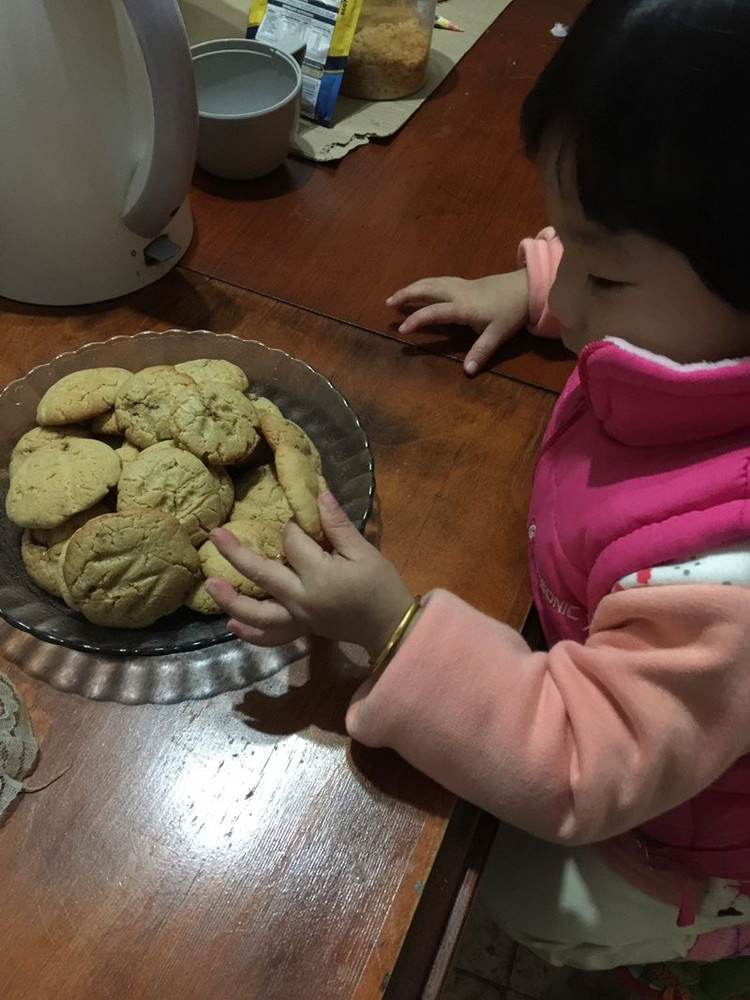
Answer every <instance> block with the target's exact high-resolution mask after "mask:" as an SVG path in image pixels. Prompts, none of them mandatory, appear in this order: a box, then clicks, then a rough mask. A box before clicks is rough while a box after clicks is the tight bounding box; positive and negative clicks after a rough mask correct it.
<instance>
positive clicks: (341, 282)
mask: <svg viewBox="0 0 750 1000" xmlns="http://www.w3.org/2000/svg"><path fill="white" fill-rule="evenodd" d="M582 6H583V0H554V2H552V0H514V2H513V3H511V4H510V6H509V7H508V8H507V9H506V10H505V11H504V12H503V13H502V14H501V15H500V17H499V18H498V19H497V21H495V23H494V24H493V25H492V26H491V27H490V29H489V30H488V31H487V32H486V34H485V35H484V36H483V37H482V38H481V39H480V40H479V41H478V42H477V43H476V45H475V46H474V47H473V48H472V49H471V50H470V52H469V53H468V54H467V55H466V56H465V57H464V58H463V59H462V60H461V61H460V62H459V64H458V66H457V67H456V68H455V69H454V70H453V71H452V72H451V73H450V74H449V75H448V77H447V78H446V79H445V81H444V82H443V84H442V85H441V86H440V87H439V88H438V90H436V91H435V93H434V94H433V95H432V96H431V97H430V98H429V100H427V101H426V102H425V103H424V104H423V105H422V106H421V107H420V108H419V110H418V111H417V112H416V114H415V115H414V116H413V117H412V118H411V119H410V120H409V121H408V122H407V124H406V125H405V126H404V128H403V129H402V130H401V131H400V132H399V133H398V134H397V135H395V136H394V137H393V138H392V139H390V140H389V141H381V142H372V143H370V144H369V145H367V146H365V147H361V148H359V149H356V150H354V151H353V152H351V153H349V154H348V155H347V156H346V157H345V158H344V159H343V160H341V161H338V162H337V163H336V164H335V165H332V166H326V165H324V164H316V163H311V162H310V161H307V160H295V159H290V160H289V161H288V163H287V165H286V166H285V167H282V168H280V169H279V170H278V171H276V172H275V173H274V174H272V175H270V176H269V177H267V178H264V179H261V180H259V181H252V182H229V181H222V180H219V179H217V178H212V177H211V176H210V175H208V174H206V173H203V172H201V171H198V172H197V173H196V176H195V183H194V190H193V195H192V205H193V210H194V214H195V219H196V225H197V238H196V240H195V241H194V243H193V246H192V248H191V250H190V251H189V252H188V254H187V256H186V257H185V258H184V264H185V265H186V266H187V267H190V268H192V269H194V270H196V271H198V272H200V273H203V274H208V275H213V276H215V277H218V278H221V279H223V280H225V281H230V282H233V283H235V284H237V285H241V286H242V287H245V288H250V289H253V290H255V291H258V292H262V293H263V294H266V295H271V296H273V297H275V298H278V299H283V300H286V301H289V302H293V303H295V304H298V305H301V306H304V307H305V308H307V309H313V310H316V311H318V312H320V313H323V314H325V315H328V316H332V317H335V318H337V319H342V320H346V321H347V322H349V323H354V324H357V325H359V326H362V327H365V328H367V329H369V330H375V331H377V332H380V333H388V334H390V335H391V336H395V337H400V338H401V339H404V338H403V337H402V335H400V334H398V333H397V326H398V323H397V321H396V320H397V317H396V316H395V315H394V313H393V311H392V310H390V309H388V308H387V307H386V305H385V299H386V297H387V296H388V295H390V294H391V292H394V291H395V290H396V289H397V288H400V287H402V286H403V285H405V284H407V283H409V282H411V281H414V280H416V279H417V278H420V277H426V276H429V275H441V274H458V275H461V276H462V277H467V278H469V277H479V276H481V275H484V274H492V273H496V272H498V271H503V270H508V269H512V268H514V267H515V266H516V264H515V261H516V250H517V247H518V243H519V241H520V240H521V239H522V238H523V237H524V236H528V235H533V234H534V233H536V232H537V231H538V230H539V229H540V228H541V227H542V226H543V225H544V224H545V223H546V219H545V213H544V208H543V205H542V200H541V193H540V190H539V186H538V182H537V178H536V172H535V168H534V166H533V164H531V163H530V162H529V161H528V160H527V158H526V156H525V154H524V153H523V151H522V149H521V144H520V139H519V136H518V114H519V109H520V106H521V102H522V100H523V98H524V96H525V95H526V93H527V91H528V90H529V88H530V87H531V85H532V83H533V81H534V79H535V78H536V76H537V75H538V73H539V71H540V70H541V69H542V67H543V66H544V64H545V63H546V62H547V61H548V59H549V57H550V56H551V54H552V53H553V52H554V51H555V49H556V47H557V46H558V45H559V41H557V40H556V39H555V38H553V37H552V35H551V34H550V28H551V27H552V25H553V24H554V23H555V21H566V22H567V23H570V21H571V20H572V19H573V18H574V16H575V15H576V14H577V13H578V11H579V10H580V9H581V8H582ZM409 339H410V340H411V341H413V342H414V343H418V344H419V345H420V346H421V347H423V348H425V349H428V350H432V351H435V352H437V353H441V354H448V355H450V356H452V357H462V356H463V354H464V353H465V351H466V349H467V347H468V346H469V345H470V343H471V342H472V339H473V335H472V334H470V332H468V331H466V330H464V329H458V328H450V329H443V330H441V331H434V332H432V333H430V332H423V333H418V334H415V335H413V336H411V337H410V338H409ZM495 369H496V370H497V371H500V372H503V373H504V374H507V375H510V376H512V377H514V378H518V379H521V380H523V381H526V382H529V383H530V384H533V385H539V386H544V387H547V388H551V389H554V390H559V389H560V388H561V387H562V385H563V384H564V382H565V380H566V378H567V377H568V375H569V374H570V371H571V370H572V361H571V358H570V355H569V354H568V353H567V352H566V351H565V350H564V349H563V348H562V347H561V346H560V345H559V344H551V343H550V342H548V341H547V342H545V341H540V340H536V339H535V338H530V337H529V336H528V335H523V336H521V337H520V338H518V339H517V340H516V341H514V342H512V343H511V344H509V345H508V346H506V347H504V348H503V349H502V350H501V352H500V354H499V355H498V358H497V360H496V364H495Z"/></svg>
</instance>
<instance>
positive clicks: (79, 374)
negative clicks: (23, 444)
mask: <svg viewBox="0 0 750 1000" xmlns="http://www.w3.org/2000/svg"><path fill="white" fill-rule="evenodd" d="M132 374H133V373H132V372H130V371H128V370H127V369H126V368H81V369H80V370H79V371H76V372H71V373H70V374H69V375H64V376H63V377H62V378H61V379H59V380H58V381H57V382H55V384H54V385H51V386H50V387H49V389H47V391H46V392H45V394H44V395H43V396H42V398H41V399H40V400H39V404H38V406H37V408H36V419H37V423H39V424H42V425H43V426H46V425H55V424H72V423H75V422H76V421H78V420H91V418H92V417H96V416H97V415H98V414H100V413H105V412H106V411H107V410H109V409H111V408H112V406H113V404H114V401H115V396H116V395H117V392H118V390H119V388H120V386H121V385H122V384H123V383H124V382H126V381H127V380H128V379H129V378H130V376H131V375H132Z"/></svg>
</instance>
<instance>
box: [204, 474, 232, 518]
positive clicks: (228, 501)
mask: <svg viewBox="0 0 750 1000" xmlns="http://www.w3.org/2000/svg"><path fill="white" fill-rule="evenodd" d="M209 471H210V472H211V474H212V475H213V477H214V479H215V480H216V484H217V486H218V487H219V499H220V500H221V509H222V511H223V512H224V514H223V518H222V521H228V520H229V515H230V514H231V512H232V507H233V506H234V481H233V480H232V477H231V476H230V475H229V473H228V472H227V470H226V469H224V468H222V467H221V466H218V465H217V466H216V467H215V468H212V469H209Z"/></svg>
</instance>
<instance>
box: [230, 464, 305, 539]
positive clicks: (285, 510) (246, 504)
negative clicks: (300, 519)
mask: <svg viewBox="0 0 750 1000" xmlns="http://www.w3.org/2000/svg"><path fill="white" fill-rule="evenodd" d="M234 497H235V499H234V506H233V507H232V513H231V516H230V518H229V519H230V521H271V522H276V523H277V524H280V525H281V526H282V527H283V526H284V525H285V524H286V523H287V521H289V520H291V518H292V508H291V507H290V506H289V501H288V500H287V498H286V495H285V493H284V490H283V489H282V488H281V483H280V482H279V480H278V478H277V476H276V472H275V471H274V468H273V466H272V465H260V466H258V468H256V469H247V470H245V471H243V472H241V473H240V474H239V475H238V476H237V478H236V480H235V484H234Z"/></svg>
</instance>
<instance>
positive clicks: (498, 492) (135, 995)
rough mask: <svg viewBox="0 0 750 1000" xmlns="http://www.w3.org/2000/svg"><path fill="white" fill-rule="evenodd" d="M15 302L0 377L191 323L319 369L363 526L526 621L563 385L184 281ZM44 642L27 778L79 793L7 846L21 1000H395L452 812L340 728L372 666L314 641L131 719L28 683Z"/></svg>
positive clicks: (11, 962) (7, 656)
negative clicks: (397, 966)
mask: <svg viewBox="0 0 750 1000" xmlns="http://www.w3.org/2000/svg"><path fill="white" fill-rule="evenodd" d="M5 307H6V308H5V310H4V311H3V313H2V315H1V316H0V334H1V335H2V343H3V351H2V355H1V356H0V382H5V381H7V380H8V379H11V378H13V377H15V376H17V375H19V374H22V373H23V372H24V371H25V370H26V369H27V368H28V367H30V366H31V365H32V364H36V363H39V362H41V361H45V360H47V359H48V358H49V357H51V356H52V355H53V354H55V353H57V352H59V351H61V350H69V349H73V348H75V347H77V346H79V345H80V344H82V343H84V342H86V341H91V340H100V339H105V338H107V337H110V336H114V335H117V334H123V333H125V334H126V333H135V332H137V331H139V330H142V329H155V330H163V329H167V328H170V327H175V326H177V327H188V328H193V327H205V328H208V329H212V330H216V331H224V332H231V333H235V334H237V335H239V336H244V337H252V338H257V339H261V340H264V341H265V342H266V343H268V344H269V345H271V346H279V347H282V348H284V349H285V350H287V351H289V352H290V353H292V354H294V355H296V356H298V357H302V358H304V359H305V360H307V361H308V362H309V363H311V364H312V365H313V366H315V367H316V368H318V369H320V370H321V371H323V372H324V373H325V374H326V375H328V376H329V377H330V378H331V379H332V380H333V382H334V384H336V385H337V386H338V388H339V389H340V390H341V391H342V392H344V394H345V395H346V396H347V397H348V399H349V400H350V402H351V403H352V405H353V406H354V408H355V410H356V411H357V412H358V413H359V415H360V418H361V420H362V423H363V425H364V427H365V428H366V430H367V432H368V434H369V435H370V438H371V441H372V447H373V452H374V455H375V463H376V477H377V489H378V503H377V506H376V513H375V516H374V517H373V519H372V521H371V524H370V526H369V527H368V532H369V534H370V536H371V537H372V538H373V539H374V540H376V541H377V542H378V543H379V544H380V546H381V547H382V549H383V551H384V552H385V553H386V554H387V555H388V556H389V557H390V558H391V559H392V560H393V561H394V562H395V563H396V565H397V566H398V567H399V569H400V570H401V571H402V572H403V574H404V576H405V578H406V579H407V581H408V582H409V584H410V585H411V586H412V587H414V588H415V589H420V590H426V589H428V588H429V587H432V586H436V585H442V586H447V587H450V588H451V589H453V590H455V591H457V592H458V593H460V594H461V595H462V596H464V597H466V598H467V599H468V600H470V601H473V602H474V603H475V604H477V606H479V607H481V608H482V609H483V610H485V611H487V612H489V613H491V614H494V615H496V616H499V617H502V618H504V619H506V620H508V621H510V622H511V624H513V625H515V626H520V625H521V624H522V622H523V619H524V617H525V614H526V611H527V608H528V605H529V589H528V584H527V576H526V563H525V531H524V523H525V511H526V504H527V499H528V491H529V485H530V478H531V468H532V465H533V461H534V456H535V453H536V450H537V446H538V442H539V439H540V435H541V433H542V430H543V427H544V425H545V423H546V421H547V418H548V415H549V412H550V409H551V406H552V403H553V401H554V397H553V395H552V394H550V393H547V392H544V391H541V390H537V389H533V388H530V387H528V386H524V385H522V384H520V383H517V382H514V381H511V380H510V379H507V378H500V377H498V376H494V375H486V376H483V377H481V378H479V379H477V380H475V381H473V382H470V381H468V380H466V379H464V378H463V376H462V374H461V371H460V367H459V365H458V364H457V363H455V362H453V361H450V360H448V359H446V358H441V357H436V356H434V355H432V354H429V353H424V352H420V351H414V350H413V349H411V348H407V347H405V346H404V345H401V344H398V343H396V342H394V341H392V340H389V339H387V338H384V337H379V336H373V335H372V334H371V333H366V332H363V331H361V330H357V329H355V328H353V327H348V326H345V325H343V324H341V323H338V322H335V321H333V320H330V319H328V318H325V317H323V316H318V315H313V314H310V313H306V312H304V311H302V310H299V309H296V308H294V307H292V306H289V305H286V304H283V303H277V302H274V301H272V300H271V299H268V298H264V297H262V296H259V295H255V294H252V293H250V292H247V291H244V290H241V289H237V288H233V287H231V286H229V285H227V284H224V283H221V282H216V281H212V280H207V279H206V278H203V277H199V276H191V275H190V274H188V273H185V272H183V273H179V272H178V273H172V274H171V275H169V276H168V277H166V278H164V279H163V280H162V281H161V282H159V283H158V284H157V285H155V286H153V287H152V288H150V289H146V290H144V291H142V292H139V293H136V294H134V295H133V296H131V297H129V298H127V299H126V300H123V301H121V302H119V303H112V304H110V305H107V306H98V307H88V308H84V309H80V310H72V309H71V310H55V311H49V310H48V311H45V310H41V309H37V308H34V307H25V306H17V305H13V304H11V303H5ZM28 641H29V640H26V639H24V641H17V634H15V633H12V632H11V631H10V630H7V629H6V630H4V631H3V632H0V654H1V658H0V669H3V670H6V671H7V672H8V673H9V674H10V675H11V677H12V679H13V680H14V682H16V683H17V684H18V685H19V686H20V688H21V690H22V692H23V694H24V696H25V697H26V698H27V699H28V703H29V708H30V712H31V716H32V720H33V722H34V725H35V728H36V731H37V734H38V736H39V738H40V742H41V749H42V755H41V762H40V764H39V767H38V769H37V772H36V773H35V775H34V776H33V778H32V780H31V784H32V786H37V785H41V784H44V783H45V782H46V781H49V780H50V779H51V778H54V777H56V776H57V775H60V774H62V776H61V777H59V780H57V781H56V782H55V783H54V784H52V785H51V786H50V787H48V788H46V789H44V790H42V791H39V792H35V793H33V794H28V795H26V796H23V797H22V798H21V799H20V802H19V806H18V808H17V809H16V811H15V812H14V813H13V815H12V816H11V817H10V818H9V820H8V822H7V823H6V825H5V826H4V827H3V829H2V832H1V833H0V838H1V845H2V846H1V848H0V884H1V885H2V887H3V891H2V893H1V894H0V927H1V928H2V932H3V976H2V979H3V986H2V997H3V1000H53V998H54V1000H81V998H86V1000H206V998H207V997H212V998H216V1000H248V998H250V1000H289V998H290V997H295V996H304V997H305V998H306V1000H339V998H347V1000H350V998H354V1000H370V998H373V997H378V996H380V995H381V992H382V988H383V986H384V984H385V983H386V982H387V979H388V976H389V974H390V972H391V970H392V969H393V967H394V963H395V962H396V959H397V956H398V953H399V949H400V947H401V944H402V941H403V939H404V936H405V934H406V931H407V929H408V926H409V923H410V920H411V918H412V915H413V913H414V911H415V908H416V906H417V903H418V901H419V898H420V888H421V886H422V885H423V884H424V882H425V881H426V879H427V878H428V875H429V872H430V869H431V866H432V864H433V861H434V858H435V856H436V854H437V852H438V849H439V847H440V844H441V840H442V837H443V834H444V831H445V828H446V824H447V821H448V818H449V816H450V814H451V810H452V808H453V805H454V799H453V797H452V796H451V795H449V794H448V793H447V792H446V791H445V790H443V789H441V788H440V787H438V786H437V785H435V784H434V783H433V782H431V781H429V780H428V779H426V778H425V777H423V776H422V775H420V774H418V773H417V772H415V771H414V770H412V769H411V768H410V767H408V766H407V765H406V764H405V763H404V762H403V761H401V760H400V759H399V758H398V757H396V755H395V754H392V753H391V752H389V751H368V750H365V749H364V748H362V747H360V746H357V745H352V744H351V743H350V741H349V740H348V738H347V737H346V735H345V733H344V728H343V717H344V712H345V708H346V705H347V703H348V700H349V698H350V697H351V694H352V692H353V690H354V689H355V688H356V686H357V684H358V682H359V679H360V678H361V676H362V666H363V655H362V652H361V651H360V650H357V649H355V648H353V647H338V646H336V645H335V644H331V643H325V642H316V643H314V644H313V647H312V651H311V654H310V655H309V656H306V657H304V658H303V659H301V660H299V661H297V662H296V663H294V664H292V665H291V666H289V667H287V668H285V669H284V670H282V671H281V672H280V673H278V674H276V675H274V676H273V677H270V678H268V679H266V680H265V681H263V682H261V683H259V684H257V685H254V686H253V687H252V688H250V689H249V690H247V691H246V692H244V693H234V694H225V695H219V696H217V697H214V698H212V699H210V700H206V701H203V702H192V703H183V704H178V705H172V706H149V705H142V706H135V707H130V706H124V705H118V704H114V703H107V702H104V703H101V702H96V703H95V702H91V701H87V700H85V699H83V698H81V697H78V696H76V695H70V694H65V693H62V692H61V691H58V690H55V689H53V688H52V687H49V686H47V685H45V684H44V683H42V682H40V681H37V680H32V679H31V678H30V677H28V676H27V675H26V674H24V672H23V669H22V668H23V661H24V657H25V656H27V655H28V645H27V643H28ZM24 651H25V652H24ZM47 655H48V656H50V657H55V656H59V655H61V654H60V653H59V652H58V651H57V650H56V649H55V648H53V647H50V648H49V649H48V650H47ZM63 772H64V773H63Z"/></svg>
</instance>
